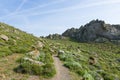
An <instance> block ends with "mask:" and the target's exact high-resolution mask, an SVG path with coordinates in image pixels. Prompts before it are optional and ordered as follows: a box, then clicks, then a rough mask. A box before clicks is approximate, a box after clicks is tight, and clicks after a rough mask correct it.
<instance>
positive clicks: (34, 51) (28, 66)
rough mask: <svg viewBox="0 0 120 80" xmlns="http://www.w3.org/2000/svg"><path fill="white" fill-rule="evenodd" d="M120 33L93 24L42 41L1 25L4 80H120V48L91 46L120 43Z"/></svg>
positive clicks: (1, 76)
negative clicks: (113, 42)
mask: <svg viewBox="0 0 120 80" xmlns="http://www.w3.org/2000/svg"><path fill="white" fill-rule="evenodd" d="M119 30H120V28H119V25H110V24H105V22H103V21H99V20H93V21H91V22H90V23H88V24H86V25H85V26H83V27H80V28H79V29H75V28H72V29H69V30H67V31H66V32H64V33H63V35H59V34H53V35H49V36H47V37H46V38H44V37H41V38H38V37H35V36H33V35H32V34H28V33H26V32H24V31H21V30H19V29H16V28H14V27H12V26H10V25H7V24H5V23H0V80H120V76H119V75H120V45H116V44H112V43H109V42H108V43H87V42H104V41H114V40H115V41H119V36H120V35H119V34H120V32H119ZM81 31H82V32H81ZM64 36H66V37H70V38H71V39H73V40H74V39H76V40H77V41H79V42H75V41H72V40H71V39H69V38H66V37H64ZM81 42H86V43H81Z"/></svg>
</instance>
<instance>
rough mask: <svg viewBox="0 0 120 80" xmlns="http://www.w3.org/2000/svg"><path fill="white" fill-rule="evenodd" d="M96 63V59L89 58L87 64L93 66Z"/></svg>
mask: <svg viewBox="0 0 120 80" xmlns="http://www.w3.org/2000/svg"><path fill="white" fill-rule="evenodd" d="M96 62H97V60H96V58H94V57H89V64H90V65H94V64H96Z"/></svg>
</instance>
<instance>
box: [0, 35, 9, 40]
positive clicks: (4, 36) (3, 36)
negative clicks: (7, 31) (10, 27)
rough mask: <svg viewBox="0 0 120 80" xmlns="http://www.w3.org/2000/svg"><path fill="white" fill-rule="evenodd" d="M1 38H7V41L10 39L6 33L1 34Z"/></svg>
mask: <svg viewBox="0 0 120 80" xmlns="http://www.w3.org/2000/svg"><path fill="white" fill-rule="evenodd" d="M0 38H1V39H3V40H5V41H8V40H9V38H8V36H6V35H4V34H1V35H0Z"/></svg>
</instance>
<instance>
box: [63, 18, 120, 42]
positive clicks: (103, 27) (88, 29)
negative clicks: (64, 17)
mask: <svg viewBox="0 0 120 80" xmlns="http://www.w3.org/2000/svg"><path fill="white" fill-rule="evenodd" d="M62 36H65V37H70V38H72V39H75V40H77V41H79V42H104V41H119V40H120V25H111V24H106V23H105V22H104V21H102V20H92V21H90V22H89V23H87V24H86V25H84V26H81V27H80V28H79V29H77V28H71V29H68V30H66V31H65V32H64V33H63V34H62Z"/></svg>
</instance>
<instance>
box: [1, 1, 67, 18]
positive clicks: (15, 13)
mask: <svg viewBox="0 0 120 80" xmlns="http://www.w3.org/2000/svg"><path fill="white" fill-rule="evenodd" d="M64 1H66V0H58V1H53V2H51V3H46V4H43V5H38V6H37V7H33V8H29V9H26V10H22V11H19V10H20V9H21V8H22V6H23V5H24V4H25V3H26V2H27V0H23V2H22V3H21V4H20V6H19V7H18V8H17V9H16V10H15V11H14V12H12V13H10V14H8V15H5V16H2V17H0V19H4V18H5V17H10V16H13V15H14V16H17V15H19V14H26V13H27V12H32V11H34V10H36V9H41V8H44V7H47V6H50V5H54V4H59V3H62V2H64Z"/></svg>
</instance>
